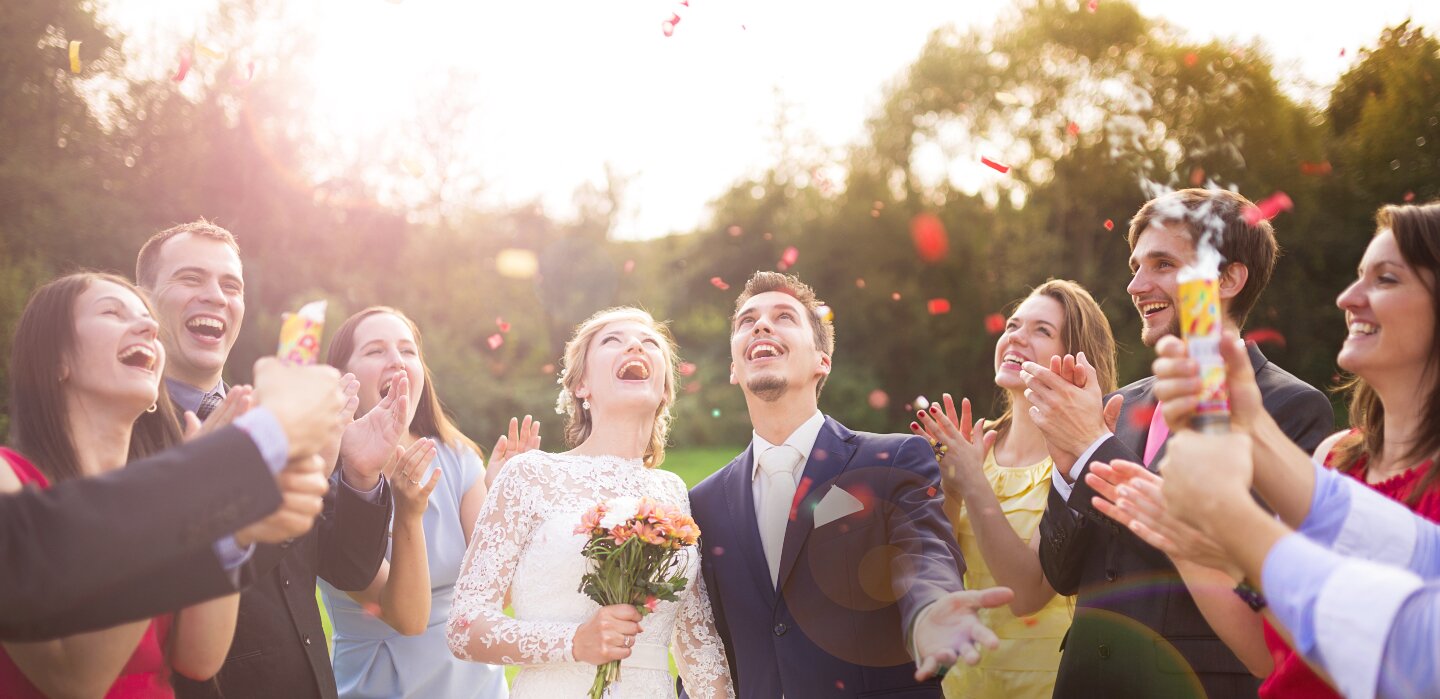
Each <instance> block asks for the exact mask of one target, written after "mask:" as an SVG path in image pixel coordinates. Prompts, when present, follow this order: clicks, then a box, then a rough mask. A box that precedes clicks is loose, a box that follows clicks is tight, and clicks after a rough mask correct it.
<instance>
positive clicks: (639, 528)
mask: <svg viewBox="0 0 1440 699" xmlns="http://www.w3.org/2000/svg"><path fill="white" fill-rule="evenodd" d="M635 536H637V537H639V538H640V540H641V541H643V542H645V543H647V544H653V545H655V546H664V545H665V543H666V542H665V532H664V530H662V529H661V528H660V527H657V526H655V525H653V524H646V523H645V522H638V523H636V524H635Z"/></svg>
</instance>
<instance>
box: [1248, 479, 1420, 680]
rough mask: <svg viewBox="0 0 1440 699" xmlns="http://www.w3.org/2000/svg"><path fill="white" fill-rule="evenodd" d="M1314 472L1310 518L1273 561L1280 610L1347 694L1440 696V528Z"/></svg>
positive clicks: (1270, 574) (1302, 646)
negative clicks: (1437, 661)
mask: <svg viewBox="0 0 1440 699" xmlns="http://www.w3.org/2000/svg"><path fill="white" fill-rule="evenodd" d="M1313 468H1314V469H1315V492H1314V495H1313V497H1312V499H1311V503H1310V512H1309V514H1308V515H1307V517H1306V519H1305V521H1304V522H1302V523H1301V525H1300V529H1299V530H1298V533H1295V534H1290V535H1288V536H1286V537H1284V538H1282V539H1281V540H1280V541H1279V542H1277V543H1276V544H1275V546H1274V547H1273V548H1271V549H1270V552H1269V553H1268V554H1267V555H1266V557H1265V564H1264V569H1263V570H1262V572H1261V582H1262V586H1263V587H1264V589H1265V594H1266V597H1267V599H1268V600H1269V602H1270V609H1271V611H1272V612H1273V613H1274V614H1275V618H1276V619H1278V620H1279V621H1280V623H1281V624H1283V625H1284V626H1285V628H1286V629H1287V630H1289V631H1290V633H1291V636H1292V638H1293V639H1294V642H1295V650H1296V651H1297V652H1299V653H1300V654H1301V655H1302V656H1303V657H1304V658H1305V659H1307V660H1309V661H1310V662H1312V663H1315V664H1316V665H1317V666H1318V667H1320V668H1322V669H1323V670H1325V672H1326V673H1327V674H1329V675H1330V677H1331V678H1332V679H1333V680H1334V681H1335V684H1336V686H1337V687H1338V688H1339V690H1340V691H1341V693H1343V694H1344V695H1345V696H1347V697H1351V698H1352V699H1353V698H1355V697H1376V696H1379V697H1386V698H1391V697H1434V696H1440V666H1437V664H1436V662H1435V660H1436V658H1440V526H1437V525H1436V524H1434V523H1432V522H1429V521H1427V520H1425V519H1424V518H1422V517H1420V516H1419V515H1416V514H1415V513H1413V512H1411V511H1410V510H1409V508H1407V507H1405V506H1404V505H1402V504H1400V503H1398V502H1395V501H1393V500H1391V499H1389V498H1387V497H1385V496H1383V495H1381V494H1379V493H1377V492H1375V491H1374V490H1372V489H1370V488H1368V487H1366V486H1365V485H1364V484H1362V483H1360V482H1359V481H1356V480H1354V479H1352V478H1349V477H1347V476H1344V475H1341V474H1339V473H1336V472H1334V471H1332V470H1330V469H1327V468H1325V467H1324V466H1321V465H1320V464H1313Z"/></svg>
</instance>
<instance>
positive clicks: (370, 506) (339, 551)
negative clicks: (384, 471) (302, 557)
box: [315, 471, 392, 591]
mask: <svg viewBox="0 0 1440 699" xmlns="http://www.w3.org/2000/svg"><path fill="white" fill-rule="evenodd" d="M337 473H338V471H337ZM339 478H340V476H338V475H337V476H336V480H337V481H338V480H339ZM330 492H331V493H332V495H331V497H329V498H327V499H326V500H325V511H324V513H323V514H321V515H320V521H319V522H316V523H315V528H316V529H318V530H320V570H319V575H320V577H321V578H324V579H325V582H328V583H330V584H331V585H334V586H335V589H337V590H346V591H355V590H363V589H365V588H367V587H369V586H370V583H371V581H373V580H374V579H375V573H377V572H379V570H380V562H381V561H383V560H385V549H386V544H387V542H388V540H389V533H390V512H391V507H392V502H391V499H390V484H389V483H386V482H385V481H384V480H383V479H382V480H381V485H380V497H379V498H377V502H373V503H372V502H369V501H367V500H366V499H365V498H364V497H363V496H362V495H360V494H359V493H357V492H355V491H354V490H353V489H351V488H347V487H345V486H344V485H343V484H341V483H334V484H332V485H331V488H330Z"/></svg>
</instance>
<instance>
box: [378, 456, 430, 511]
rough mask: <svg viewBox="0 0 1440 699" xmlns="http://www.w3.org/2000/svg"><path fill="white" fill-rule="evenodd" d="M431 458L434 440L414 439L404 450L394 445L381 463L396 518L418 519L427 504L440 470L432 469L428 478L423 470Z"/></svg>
mask: <svg viewBox="0 0 1440 699" xmlns="http://www.w3.org/2000/svg"><path fill="white" fill-rule="evenodd" d="M434 460H435V441H434V440H432V439H417V440H415V443H414V444H411V445H410V448H408V449H402V448H400V446H399V445H396V446H395V450H394V452H392V453H391V455H390V462H389V463H388V464H386V466H385V480H387V481H389V482H390V492H391V493H393V494H394V498H395V517H396V518H397V519H413V520H418V519H420V516H421V515H423V514H425V508H426V507H427V506H428V505H429V503H430V493H432V492H434V491H435V486H436V485H437V484H439V483H440V469H438V468H437V469H435V471H434V472H432V473H431V474H430V478H428V479H426V478H425V470H426V469H428V468H430V463H431V462H432V461H434Z"/></svg>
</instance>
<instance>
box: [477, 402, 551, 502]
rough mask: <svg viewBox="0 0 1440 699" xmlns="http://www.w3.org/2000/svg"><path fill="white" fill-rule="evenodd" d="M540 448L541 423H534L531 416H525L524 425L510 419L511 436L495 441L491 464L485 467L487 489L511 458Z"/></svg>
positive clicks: (504, 436)
mask: <svg viewBox="0 0 1440 699" xmlns="http://www.w3.org/2000/svg"><path fill="white" fill-rule="evenodd" d="M539 448H540V421H539V420H535V421H533V422H532V421H531V419H530V416H529V415H526V416H525V421H524V422H523V423H522V422H520V421H519V420H517V419H515V418H513V417H512V418H510V432H509V434H502V435H500V439H497V440H495V448H494V449H492V450H490V463H489V464H486V466H485V487H486V488H489V487H490V485H491V484H493V483H494V482H495V479H496V478H497V477H499V475H500V470H501V469H503V468H505V462H507V461H509V460H510V457H512V456H515V455H516V454H523V453H525V452H527V451H530V450H531V449H539Z"/></svg>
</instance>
